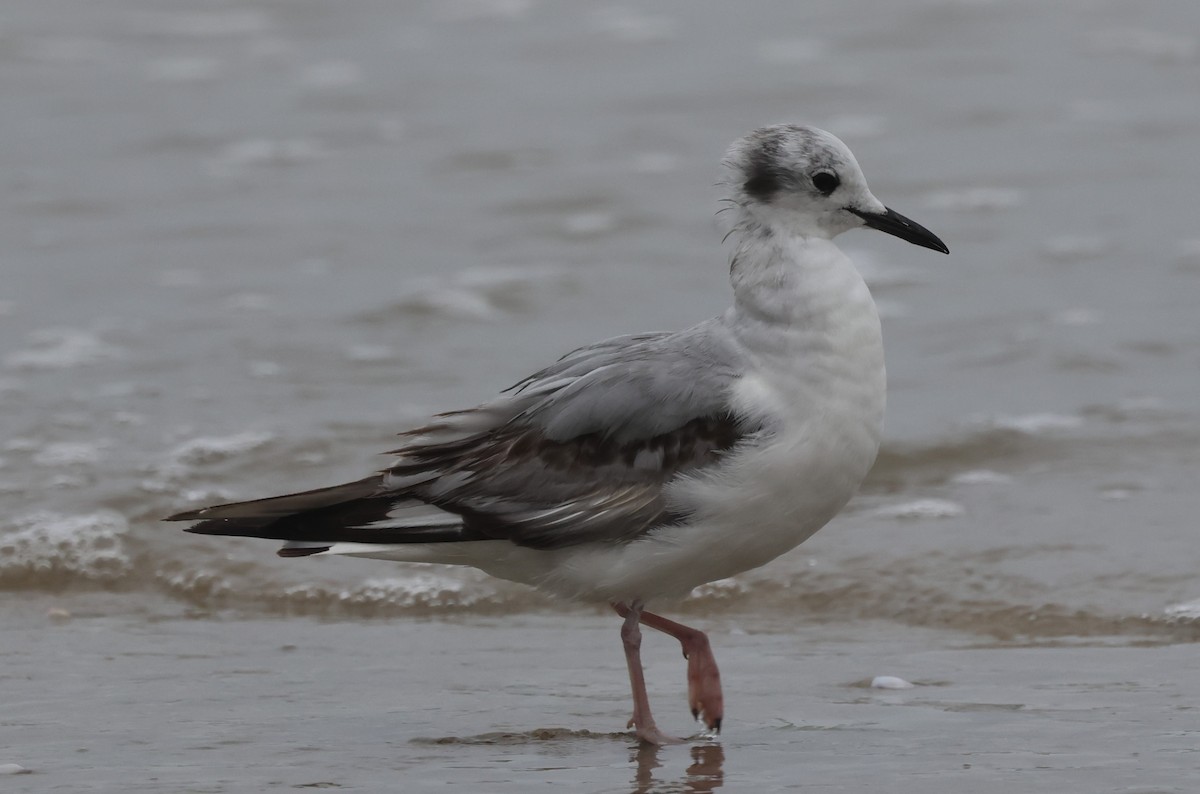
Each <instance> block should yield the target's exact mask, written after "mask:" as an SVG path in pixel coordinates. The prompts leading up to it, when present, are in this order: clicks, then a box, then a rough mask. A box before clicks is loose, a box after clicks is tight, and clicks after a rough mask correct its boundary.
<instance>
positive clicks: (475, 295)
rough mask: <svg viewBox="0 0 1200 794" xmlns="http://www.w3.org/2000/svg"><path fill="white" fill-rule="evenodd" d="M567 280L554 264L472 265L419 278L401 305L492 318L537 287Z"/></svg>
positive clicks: (518, 303)
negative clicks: (444, 275)
mask: <svg viewBox="0 0 1200 794" xmlns="http://www.w3.org/2000/svg"><path fill="white" fill-rule="evenodd" d="M565 281H566V274H565V272H564V271H562V270H560V269H559V268H554V267H537V266H528V267H511V268H504V267H487V268H469V269H467V270H463V271H461V272H459V273H456V274H455V275H453V276H451V277H449V278H444V279H424V280H421V281H418V282H417V286H415V288H414V289H412V290H411V291H410V292H409V293H408V295H406V296H405V297H404V298H402V299H401V300H400V301H399V303H398V306H399V307H400V308H403V309H409V310H413V311H418V312H427V313H431V314H442V315H446V316H449V317H457V318H462V319H474V320H492V319H496V318H498V317H501V316H503V315H505V314H507V313H509V312H510V311H511V310H512V309H513V308H515V307H516V306H518V305H521V304H524V303H525V302H527V301H528V300H529V297H530V295H531V293H533V292H535V291H536V290H537V289H538V288H540V287H544V286H546V285H547V284H550V285H561V284H563V283H564V282H565Z"/></svg>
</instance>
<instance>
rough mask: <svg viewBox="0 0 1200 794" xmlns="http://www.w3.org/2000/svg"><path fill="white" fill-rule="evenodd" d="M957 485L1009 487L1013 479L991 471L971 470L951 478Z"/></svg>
mask: <svg viewBox="0 0 1200 794" xmlns="http://www.w3.org/2000/svg"><path fill="white" fill-rule="evenodd" d="M950 482H952V483H954V484H955V485H1008V484H1009V483H1011V482H1012V477H1009V476H1008V475H1007V474H1001V473H1000V472H998V471H992V470H991V469H971V470H970V471H964V472H959V473H958V474H956V475H954V476H953V477H951V478H950Z"/></svg>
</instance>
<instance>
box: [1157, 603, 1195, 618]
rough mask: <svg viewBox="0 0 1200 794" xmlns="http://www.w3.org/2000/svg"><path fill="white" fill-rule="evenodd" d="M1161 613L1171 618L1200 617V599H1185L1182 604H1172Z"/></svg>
mask: <svg viewBox="0 0 1200 794" xmlns="http://www.w3.org/2000/svg"><path fill="white" fill-rule="evenodd" d="M1163 614H1165V615H1166V616H1167V617H1172V618H1184V619H1189V620H1194V619H1196V618H1200V600H1197V601H1185V602H1183V603H1182V604H1174V605H1173V606H1169V607H1167V608H1166V609H1164V610H1163Z"/></svg>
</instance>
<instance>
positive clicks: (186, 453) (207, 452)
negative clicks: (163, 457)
mask: <svg viewBox="0 0 1200 794" xmlns="http://www.w3.org/2000/svg"><path fill="white" fill-rule="evenodd" d="M274 439H275V437H274V436H273V435H272V434H270V433H264V432H255V431H252V430H248V431H246V432H244V433H237V434H236V435H232V436H214V437H209V438H193V439H191V440H190V441H185V442H184V443H182V444H180V445H179V446H177V447H175V449H173V450H171V452H169V453H168V455H169V457H170V458H171V460H172V461H175V462H177V463H183V464H188V465H201V466H202V465H207V464H210V463H218V462H220V461H222V460H226V459H228V458H232V457H234V456H237V455H244V454H245V453H247V452H250V451H252V450H255V449H258V448H259V447H261V446H264V445H266V444H269V443H270V442H271V441H273V440H274Z"/></svg>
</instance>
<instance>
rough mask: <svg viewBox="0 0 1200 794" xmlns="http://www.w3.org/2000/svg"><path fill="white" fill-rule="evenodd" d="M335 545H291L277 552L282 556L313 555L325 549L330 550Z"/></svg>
mask: <svg viewBox="0 0 1200 794" xmlns="http://www.w3.org/2000/svg"><path fill="white" fill-rule="evenodd" d="M332 548H333V546H300V547H289V546H284V547H283V548H282V549H280V550H279V551H277V552H275V553H276V554H278V555H279V556H280V557H311V556H312V555H314V554H320V553H321V552H323V551H329V550H330V549H332Z"/></svg>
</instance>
